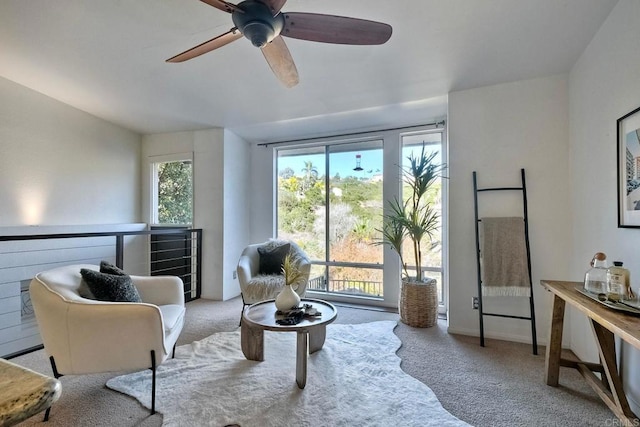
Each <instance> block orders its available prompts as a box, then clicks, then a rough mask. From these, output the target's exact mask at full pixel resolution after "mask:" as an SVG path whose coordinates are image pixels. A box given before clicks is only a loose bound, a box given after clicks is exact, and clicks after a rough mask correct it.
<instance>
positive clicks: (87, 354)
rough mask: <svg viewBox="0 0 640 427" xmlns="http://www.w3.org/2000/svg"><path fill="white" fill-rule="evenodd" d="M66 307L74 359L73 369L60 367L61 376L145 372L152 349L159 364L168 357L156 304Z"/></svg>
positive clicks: (72, 359)
mask: <svg viewBox="0 0 640 427" xmlns="http://www.w3.org/2000/svg"><path fill="white" fill-rule="evenodd" d="M66 304H67V305H68V311H67V316H68V317H67V325H68V331H67V333H66V334H67V341H66V344H67V345H68V346H69V354H70V356H71V357H70V359H71V360H70V361H69V365H70V366H64V365H63V366H61V367H60V369H61V371H60V372H61V373H63V374H70V373H73V374H82V373H95V372H110V371H119V370H128V369H145V368H148V367H150V366H151V356H150V352H151V350H154V351H155V356H156V363H157V364H160V363H161V362H162V361H163V360H164V359H166V358H167V356H168V354H167V351H166V350H165V347H164V324H163V320H162V314H161V312H160V309H159V308H158V307H157V306H156V305H152V304H145V303H112V302H100V303H93V304H84V303H82V302H69V303H66ZM57 344H58V345H60V344H63V343H60V342H58V343H57ZM63 345H64V344H63ZM53 356H54V357H55V356H56V355H55V354H53ZM61 362H62V361H61Z"/></svg>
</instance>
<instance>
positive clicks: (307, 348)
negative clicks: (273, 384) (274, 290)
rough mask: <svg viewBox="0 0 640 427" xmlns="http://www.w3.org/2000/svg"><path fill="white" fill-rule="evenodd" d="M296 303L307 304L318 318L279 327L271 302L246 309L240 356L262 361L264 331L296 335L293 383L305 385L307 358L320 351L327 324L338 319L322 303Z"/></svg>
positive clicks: (272, 302)
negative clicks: (293, 333)
mask: <svg viewBox="0 0 640 427" xmlns="http://www.w3.org/2000/svg"><path fill="white" fill-rule="evenodd" d="M300 304H301V305H302V304H310V305H311V306H312V307H313V308H315V309H316V310H318V311H319V312H320V313H321V316H320V317H318V318H304V319H303V320H302V321H301V322H300V323H298V324H297V325H279V324H277V323H276V320H278V319H280V318H282V317H284V316H279V315H277V314H276V311H277V309H276V304H275V302H274V300H268V301H262V302H259V303H256V304H253V305H250V306H249V307H247V308H246V309H245V310H244V312H243V313H242V326H241V329H240V336H241V338H240V340H241V345H242V353H244V356H245V357H246V358H247V359H248V360H257V361H263V360H264V331H265V330H267V331H275V332H296V333H297V335H298V337H297V342H296V383H297V384H298V387H299V388H304V387H305V385H306V384H307V355H308V354H311V353H315V352H316V351H319V350H320V349H322V346H323V345H324V340H325V337H326V335H327V325H328V324H329V323H331V322H333V321H334V320H336V317H337V316H338V312H337V311H336V308H335V307H334V306H333V305H332V304H329V303H328V302H326V301H322V300H318V299H308V298H302V300H301V301H300Z"/></svg>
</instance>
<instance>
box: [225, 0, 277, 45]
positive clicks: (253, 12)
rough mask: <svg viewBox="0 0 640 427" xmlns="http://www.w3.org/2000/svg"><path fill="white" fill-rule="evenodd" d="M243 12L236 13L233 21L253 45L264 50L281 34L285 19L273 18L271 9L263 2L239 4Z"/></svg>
mask: <svg viewBox="0 0 640 427" xmlns="http://www.w3.org/2000/svg"><path fill="white" fill-rule="evenodd" d="M239 7H241V9H242V10H243V12H234V13H233V14H232V15H231V19H232V20H233V23H234V24H235V26H236V27H237V28H238V29H239V30H240V32H241V33H242V35H244V36H245V37H246V38H247V39H249V41H250V42H251V44H253V45H254V46H255V47H259V48H262V47H264V46H265V45H266V44H267V43H269V42H271V41H272V40H273V39H274V38H275V37H276V36H278V35H279V34H280V31H282V28H283V27H284V17H283V16H281V15H280V14H278V15H276V16H275V17H274V16H273V14H272V12H271V9H269V7H268V6H267V5H265V4H264V3H262V2H259V1H254V0H247V1H244V2H242V3H240V4H239Z"/></svg>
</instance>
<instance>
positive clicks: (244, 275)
mask: <svg viewBox="0 0 640 427" xmlns="http://www.w3.org/2000/svg"><path fill="white" fill-rule="evenodd" d="M236 271H237V272H238V282H239V283H240V286H244V285H246V284H247V283H249V281H250V280H251V279H252V278H253V273H252V271H251V257H249V256H247V255H242V256H241V257H240V260H238V268H237V269H236Z"/></svg>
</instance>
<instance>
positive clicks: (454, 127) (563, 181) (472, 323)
mask: <svg viewBox="0 0 640 427" xmlns="http://www.w3.org/2000/svg"><path fill="white" fill-rule="evenodd" d="M567 87H568V86H567V76H566V75H560V76H552V77H548V78H540V79H534V80H527V81H519V82H515V83H505V84H500V85H496V86H489V87H482V88H478V89H471V90H465V91H460V92H452V93H450V94H449V120H448V130H449V176H450V180H449V331H450V332H454V333H461V334H466V335H479V321H478V311H477V310H473V309H472V305H471V300H472V297H473V296H476V295H477V294H478V291H477V269H476V250H475V226H474V202H473V179H472V173H473V171H477V173H478V185H479V187H480V188H482V187H504V186H514V187H517V186H519V185H520V183H521V179H520V169H521V168H524V169H525V171H526V181H527V197H528V212H529V232H530V243H531V262H532V269H531V270H532V275H533V289H534V300H535V304H536V316H537V319H536V320H537V322H536V325H537V329H538V334H537V335H538V342H539V343H541V344H543V343H545V342H546V338H547V330H548V323H549V311H550V305H551V300H550V299H549V296H548V295H547V293H546V292H544V291H543V290H542V288H541V287H540V285H539V282H540V279H554V278H556V279H562V278H566V276H567V274H568V265H567V264H568V260H569V252H570V245H569V241H570V237H571V233H570V229H571V227H570V224H571V223H570V217H569V214H568V212H569V207H570V206H569V201H568V199H569V195H570V192H569V184H568V178H569V172H568V125H567V121H568V92H567V90H568V89H567ZM478 201H479V216H480V217H483V216H522V194H521V193H519V192H513V193H511V192H509V193H504V192H502V193H499V194H497V193H482V194H481V195H480V196H479V199H478ZM484 302H485V306H484V308H485V311H486V312H498V313H505V314H514V315H525V316H526V315H528V314H529V307H528V298H515V297H493V298H484ZM484 326H485V328H484V329H485V336H486V337H494V338H500V339H508V340H513V341H524V342H531V331H530V322H529V321H526V320H515V321H514V320H511V319H504V318H492V317H485V322H484Z"/></svg>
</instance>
